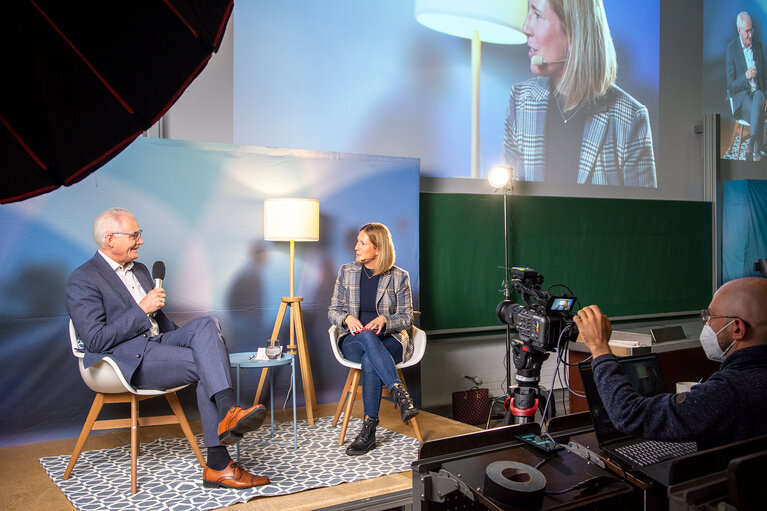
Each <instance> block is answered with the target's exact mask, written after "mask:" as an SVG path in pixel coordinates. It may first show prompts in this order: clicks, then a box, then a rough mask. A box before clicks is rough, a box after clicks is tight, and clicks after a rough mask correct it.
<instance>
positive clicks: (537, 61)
mask: <svg viewBox="0 0 767 511" xmlns="http://www.w3.org/2000/svg"><path fill="white" fill-rule="evenodd" d="M567 60H568V59H561V60H543V57H541V56H540V55H533V56H532V57H530V63H531V64H532V65H534V66H542V65H544V64H557V63H559V62H567Z"/></svg>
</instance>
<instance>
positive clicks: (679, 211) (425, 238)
mask: <svg viewBox="0 0 767 511" xmlns="http://www.w3.org/2000/svg"><path fill="white" fill-rule="evenodd" d="M420 199H421V200H420V208H421V214H420V222H421V224H420V232H421V245H420V258H421V286H420V304H421V305H420V307H421V311H422V313H423V315H422V316H421V323H422V327H423V328H425V329H427V330H446V329H462V328H477V327H496V326H499V325H500V323H499V321H498V319H497V318H496V316H495V309H496V306H497V305H498V303H499V302H500V301H501V300H503V294H502V293H501V288H502V282H503V277H504V273H503V269H502V267H503V262H504V247H503V243H504V242H503V196H502V195H501V194H497V195H475V194H437V193H422V194H421V196H420ZM508 218H509V230H510V234H511V239H510V263H511V265H512V266H526V267H530V268H533V269H535V270H537V271H538V272H539V273H540V274H542V275H543V276H544V278H545V281H544V283H543V287H544V288H545V287H547V286H550V285H553V284H565V285H567V286H568V287H569V288H570V289H571V290H572V291H573V293H574V294H575V295H576V296H577V297H578V298H579V300H580V305H581V306H585V305H589V304H592V303H596V304H597V305H599V306H600V307H601V308H602V310H603V311H604V312H605V313H606V314H608V315H610V316H613V317H615V316H637V315H645V314H660V313H675V312H684V311H691V310H697V309H701V308H703V307H705V306H706V305H707V304H708V302H709V300H710V298H711V294H712V292H713V289H712V274H711V271H712V270H711V268H712V259H711V245H712V238H711V236H712V234H711V204H710V203H707V202H690V201H657V200H629V199H588V198H570V197H565V198H563V197H519V196H509V198H508ZM555 292H559V291H555Z"/></svg>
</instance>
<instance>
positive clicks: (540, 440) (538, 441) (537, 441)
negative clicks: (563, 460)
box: [514, 433, 564, 453]
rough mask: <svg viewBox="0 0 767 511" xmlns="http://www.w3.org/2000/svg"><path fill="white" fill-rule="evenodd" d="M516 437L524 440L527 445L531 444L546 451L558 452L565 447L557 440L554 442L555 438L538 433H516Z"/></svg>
mask: <svg viewBox="0 0 767 511" xmlns="http://www.w3.org/2000/svg"><path fill="white" fill-rule="evenodd" d="M514 438H516V439H517V440H520V441H522V442H523V443H525V444H526V445H529V446H531V447H533V448H535V449H538V450H540V451H543V452H544V453H550V452H556V451H559V450H561V449H564V447H563V446H561V445H559V444H558V443H557V442H554V441H553V440H549V439H548V438H545V437H542V436H541V435H536V434H535V433H526V434H524V435H514Z"/></svg>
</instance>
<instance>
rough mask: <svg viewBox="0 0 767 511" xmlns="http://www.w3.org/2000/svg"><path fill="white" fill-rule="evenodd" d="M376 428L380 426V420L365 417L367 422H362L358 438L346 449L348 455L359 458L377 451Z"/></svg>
mask: <svg viewBox="0 0 767 511" xmlns="http://www.w3.org/2000/svg"><path fill="white" fill-rule="evenodd" d="M376 426H378V419H374V418H372V417H369V416H367V415H365V420H364V421H363V422H362V430H361V431H360V433H359V435H357V438H355V439H354V440H353V441H352V443H351V444H349V447H347V448H346V454H348V455H349V456H359V455H361V454H365V453H366V452H368V451H371V450H373V449H375V447H376Z"/></svg>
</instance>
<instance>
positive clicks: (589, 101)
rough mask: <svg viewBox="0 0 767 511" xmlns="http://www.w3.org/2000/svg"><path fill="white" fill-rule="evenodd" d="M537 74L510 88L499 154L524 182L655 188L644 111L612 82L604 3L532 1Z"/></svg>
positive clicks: (530, 26)
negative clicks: (501, 147)
mask: <svg viewBox="0 0 767 511" xmlns="http://www.w3.org/2000/svg"><path fill="white" fill-rule="evenodd" d="M523 30H524V31H525V34H526V35H527V42H528V46H529V47H530V51H529V55H530V58H531V63H530V69H531V70H532V71H533V73H535V74H536V75H537V76H538V77H537V78H533V79H531V80H527V81H525V82H522V83H519V84H516V85H514V86H513V87H512V89H511V94H510V98H509V109H508V111H507V113H506V125H505V131H504V140H503V149H502V159H503V161H504V164H505V165H507V166H509V167H511V168H513V169H514V177H515V179H518V180H523V181H548V182H551V181H558V182H563V183H578V184H594V185H613V186H645V187H656V186H657V179H656V173H655V155H654V153H653V147H652V134H651V131H650V117H649V114H648V112H647V108H646V107H645V106H644V105H642V104H641V103H639V102H638V101H636V100H635V99H634V98H632V97H631V96H630V95H629V94H627V93H626V92H624V91H623V90H622V89H621V88H620V87H618V86H616V85H615V77H616V70H617V62H616V58H615V49H614V47H613V42H612V37H611V36H610V29H609V27H608V25H607V17H606V15H605V12H604V7H603V5H602V2H601V0H530V2H529V8H528V14H527V19H526V20H525V24H524V27H523Z"/></svg>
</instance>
